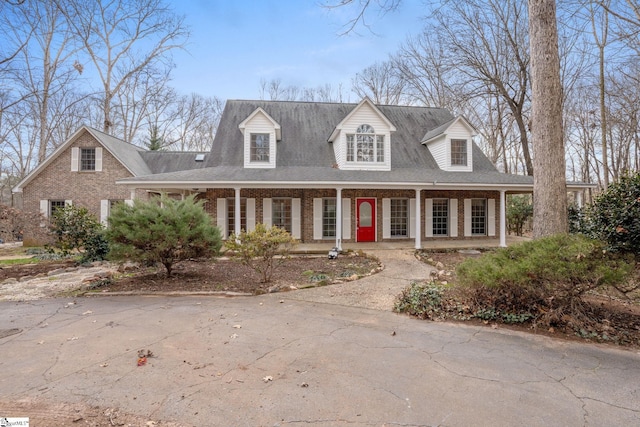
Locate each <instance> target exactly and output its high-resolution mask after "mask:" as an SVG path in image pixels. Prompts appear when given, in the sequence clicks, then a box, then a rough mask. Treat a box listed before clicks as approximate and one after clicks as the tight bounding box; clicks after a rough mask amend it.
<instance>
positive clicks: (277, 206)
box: [271, 199, 291, 233]
mask: <svg viewBox="0 0 640 427" xmlns="http://www.w3.org/2000/svg"><path fill="white" fill-rule="evenodd" d="M271 203H272V205H271V206H272V211H271V215H272V218H271V221H272V225H273V226H275V227H280V228H282V229H284V230H287V231H288V232H289V233H291V199H272V201H271Z"/></svg>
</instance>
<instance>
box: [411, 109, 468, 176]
mask: <svg viewBox="0 0 640 427" xmlns="http://www.w3.org/2000/svg"><path fill="white" fill-rule="evenodd" d="M477 134H478V131H477V130H476V129H475V128H474V127H473V126H472V125H471V124H470V123H469V122H468V121H467V119H465V118H464V117H462V116H459V117H456V118H455V119H453V120H451V121H450V122H448V123H445V124H443V125H442V126H439V127H437V128H436V129H433V130H431V131H429V132H427V134H426V135H425V136H424V137H423V138H422V141H421V143H422V144H424V145H426V146H427V147H428V148H429V151H430V152H431V155H432V156H433V158H434V159H435V161H436V162H437V163H438V166H439V167H440V169H442V170H445V171H450V172H473V154H472V150H473V137H474V136H476V135H477Z"/></svg>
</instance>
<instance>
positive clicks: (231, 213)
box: [227, 199, 247, 237]
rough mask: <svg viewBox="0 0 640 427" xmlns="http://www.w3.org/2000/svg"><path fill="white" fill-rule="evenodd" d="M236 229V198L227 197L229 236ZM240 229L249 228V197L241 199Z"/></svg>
mask: <svg viewBox="0 0 640 427" xmlns="http://www.w3.org/2000/svg"><path fill="white" fill-rule="evenodd" d="M235 229H236V199H227V237H229V236H231V235H232V234H233V233H235ZM240 229H241V230H246V229H247V199H240Z"/></svg>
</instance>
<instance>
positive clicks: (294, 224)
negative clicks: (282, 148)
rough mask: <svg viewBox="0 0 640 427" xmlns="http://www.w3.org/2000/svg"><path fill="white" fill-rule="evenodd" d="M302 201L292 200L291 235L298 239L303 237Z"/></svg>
mask: <svg viewBox="0 0 640 427" xmlns="http://www.w3.org/2000/svg"><path fill="white" fill-rule="evenodd" d="M274 145H275V144H274ZM300 201H301V200H300V199H292V200H291V235H292V236H293V237H295V238H296V239H300V238H301V237H302V229H301V226H300V225H301V222H302V221H301V220H300V216H301V215H302V212H301V208H300Z"/></svg>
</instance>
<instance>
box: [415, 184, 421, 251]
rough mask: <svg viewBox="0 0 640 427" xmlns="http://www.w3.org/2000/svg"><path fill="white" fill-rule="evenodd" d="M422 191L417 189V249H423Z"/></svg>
mask: <svg viewBox="0 0 640 427" xmlns="http://www.w3.org/2000/svg"><path fill="white" fill-rule="evenodd" d="M420 205H421V204H420V189H419V188H416V245H415V247H416V249H422V230H421V228H420V224H421V223H422V221H421V218H420V211H421V207H420Z"/></svg>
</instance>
